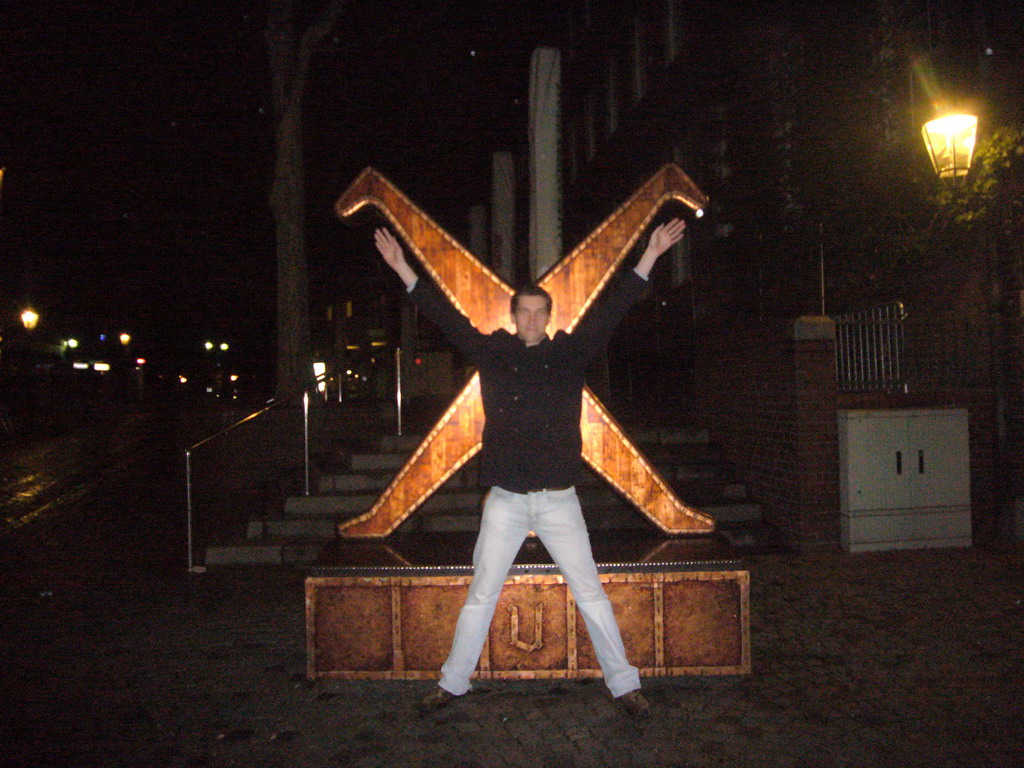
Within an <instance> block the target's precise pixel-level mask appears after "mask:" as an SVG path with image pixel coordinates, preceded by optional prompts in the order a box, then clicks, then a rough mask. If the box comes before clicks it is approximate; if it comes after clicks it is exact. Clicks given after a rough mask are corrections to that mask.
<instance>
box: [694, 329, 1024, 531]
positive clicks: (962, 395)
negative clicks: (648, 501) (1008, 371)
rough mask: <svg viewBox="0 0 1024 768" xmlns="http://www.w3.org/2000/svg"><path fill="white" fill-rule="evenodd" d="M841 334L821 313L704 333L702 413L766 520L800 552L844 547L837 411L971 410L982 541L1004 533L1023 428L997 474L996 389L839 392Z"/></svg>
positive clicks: (699, 387)
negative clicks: (1004, 494)
mask: <svg viewBox="0 0 1024 768" xmlns="http://www.w3.org/2000/svg"><path fill="white" fill-rule="evenodd" d="M833 333H834V329H833V327H832V324H831V321H830V320H828V319H827V318H816V317H815V318H800V319H798V320H797V321H791V322H788V323H784V322H778V323H774V324H770V323H752V324H750V325H747V326H744V327H740V328H735V327H734V328H732V329H730V330H729V331H728V332H724V333H714V332H705V333H704V334H703V335H702V336H701V337H700V339H699V341H698V345H697V349H698V360H697V363H696V375H695V380H696V400H697V408H698V412H699V413H701V414H702V415H703V416H704V417H705V418H706V419H707V423H708V428H709V430H710V431H711V438H712V440H713V441H714V442H715V443H717V444H718V445H720V446H721V448H722V451H723V454H724V455H725V456H726V457H727V458H728V459H729V460H730V461H731V462H732V463H733V464H734V465H735V468H736V470H737V473H738V475H739V476H740V477H741V478H742V480H743V481H744V482H745V483H747V485H748V488H749V491H750V494H751V496H752V497H753V498H754V499H755V500H757V501H759V502H761V503H762V504H763V505H764V517H765V520H766V521H767V522H769V523H771V524H772V525H774V526H776V527H777V528H779V529H780V530H781V531H782V532H783V533H784V534H785V535H786V537H787V539H788V540H789V542H790V543H791V545H792V546H793V547H794V548H796V549H799V550H803V551H808V550H822V549H834V548H836V547H838V537H839V451H838V427H837V423H836V412H837V411H838V410H841V409H842V410H845V409H859V408H864V409H888V408H965V409H967V410H968V412H969V415H970V444H971V508H972V523H973V533H974V538H975V540H976V541H989V540H993V539H995V538H997V537H999V536H1000V535H1002V533H1001V531H1000V525H1001V523H1000V510H999V493H998V490H999V483H1000V482H1004V481H1005V482H1007V483H1008V484H1009V485H1010V486H1011V491H1012V490H1013V488H1016V489H1017V490H1016V493H1017V496H1018V497H1019V496H1020V487H1021V483H1022V482H1024V479H1022V478H1024V466H1022V465H1024V450H1022V448H1024V446H1021V445H1020V444H1019V442H1018V443H1016V444H1015V443H1013V440H1018V441H1019V435H1020V434H1021V432H1020V426H1018V428H1017V430H1016V432H1015V431H1014V430H1013V429H1012V428H1010V429H1008V433H1009V434H1008V444H1007V448H1006V454H1007V455H1005V456H1004V461H1006V465H1007V469H1006V470H1005V472H1009V473H1011V474H1009V475H1007V474H1005V473H1003V472H1000V471H999V470H997V467H998V466H999V456H998V442H997V432H998V428H997V412H996V398H995V393H994V392H993V390H992V389H991V388H990V387H980V386H972V387H959V388H953V387H947V388H939V387H929V388H927V389H923V388H920V387H919V388H918V389H917V390H915V391H912V392H911V393H909V394H899V393H888V394H887V393H837V387H836V378H835V343H834V335H833ZM1018 341H1019V339H1018ZM1019 362H1020V361H1019V358H1018V365H1017V367H1016V368H1015V369H1014V370H1015V374H1014V375H1016V376H1017V379H1016V381H1015V383H1013V382H1011V383H1010V386H1009V387H1008V389H1013V388H1014V387H1016V388H1017V389H1016V392H1017V397H1018V402H1017V404H1016V406H1014V404H1013V399H1012V395H1011V396H1009V397H1008V398H1007V406H1008V413H1007V421H1008V423H1009V424H1012V422H1011V421H1010V420H1012V419H1014V418H1017V419H1020V418H1021V407H1020V402H1019V401H1020V391H1021V389H1020V385H1021V378H1020V377H1021V374H1022V367H1021V365H1020V364H1019ZM1014 407H1016V410H1014ZM1013 435H1016V436H1017V437H1014V436H1013ZM1014 452H1016V453H1014ZM1011 454H1013V455H1011ZM1015 468H1016V469H1015ZM1014 472H1016V474H1013V473H1014Z"/></svg>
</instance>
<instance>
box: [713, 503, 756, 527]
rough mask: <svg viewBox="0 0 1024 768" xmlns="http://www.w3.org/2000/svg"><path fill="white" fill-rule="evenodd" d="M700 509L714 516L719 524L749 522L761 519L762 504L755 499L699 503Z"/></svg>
mask: <svg viewBox="0 0 1024 768" xmlns="http://www.w3.org/2000/svg"><path fill="white" fill-rule="evenodd" d="M698 509H700V511H701V512H703V513H704V514H705V515H708V516H710V517H713V518H714V519H715V523H717V524H721V523H748V522H757V521H760V520H761V505H760V504H758V503H756V502H753V501H745V502H737V503H735V504H706V505H699V506H698Z"/></svg>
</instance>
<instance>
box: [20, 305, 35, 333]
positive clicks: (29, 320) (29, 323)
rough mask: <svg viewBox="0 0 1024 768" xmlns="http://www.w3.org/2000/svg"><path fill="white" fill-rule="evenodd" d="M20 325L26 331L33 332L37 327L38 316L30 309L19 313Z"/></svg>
mask: <svg viewBox="0 0 1024 768" xmlns="http://www.w3.org/2000/svg"><path fill="white" fill-rule="evenodd" d="M21 324H22V325H24V326H25V330H26V331H32V330H35V327H36V326H37V325H39V315H38V314H37V313H36V312H34V311H33V310H32V309H31V308H29V309H26V310H25V311H24V312H22V313H21Z"/></svg>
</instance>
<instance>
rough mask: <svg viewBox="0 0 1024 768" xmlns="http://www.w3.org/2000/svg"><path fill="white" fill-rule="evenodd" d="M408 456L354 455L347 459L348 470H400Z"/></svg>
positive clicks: (400, 454) (383, 454)
mask: <svg viewBox="0 0 1024 768" xmlns="http://www.w3.org/2000/svg"><path fill="white" fill-rule="evenodd" d="M408 458H409V455H408V454H406V453H404V452H403V453H355V454H352V456H351V457H350V458H349V469H351V470H352V471H353V472H362V471H365V470H374V469H401V468H402V465H403V464H405V462H406V459H408Z"/></svg>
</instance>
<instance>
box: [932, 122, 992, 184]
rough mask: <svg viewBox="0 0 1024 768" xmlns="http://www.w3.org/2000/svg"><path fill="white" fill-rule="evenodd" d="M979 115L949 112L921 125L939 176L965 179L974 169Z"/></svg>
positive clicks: (954, 179)
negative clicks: (973, 161) (949, 113)
mask: <svg viewBox="0 0 1024 768" xmlns="http://www.w3.org/2000/svg"><path fill="white" fill-rule="evenodd" d="M977 133H978V118H977V117H975V116H974V115H946V116H945V117H940V118H938V119H937V120H932V121H931V122H928V123H925V124H924V126H923V127H922V128H921V134H922V135H923V136H924V145H925V147H926V148H927V150H928V156H929V157H930V158H931V159H932V167H933V168H935V173H937V174H938V175H939V178H940V179H952V180H953V181H956V180H957V179H960V178H963V177H964V176H966V175H967V172H968V171H969V170H970V169H971V159H972V158H973V157H974V141H975V138H976V137H977Z"/></svg>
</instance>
